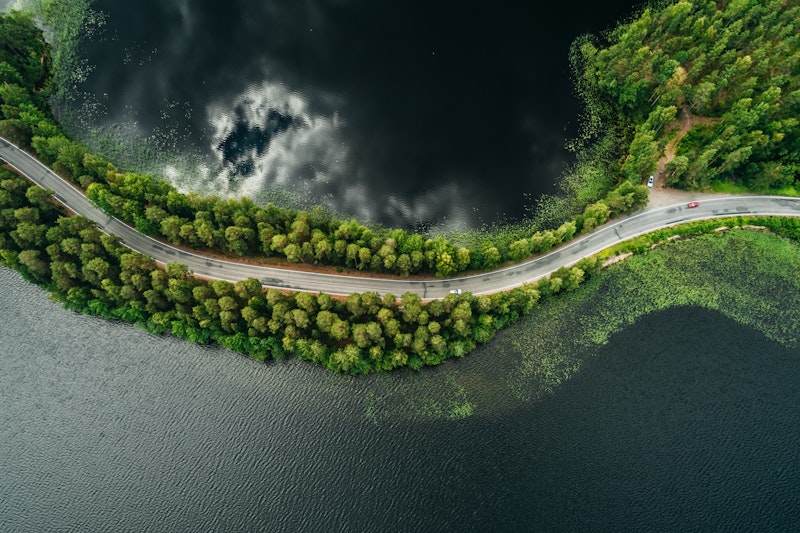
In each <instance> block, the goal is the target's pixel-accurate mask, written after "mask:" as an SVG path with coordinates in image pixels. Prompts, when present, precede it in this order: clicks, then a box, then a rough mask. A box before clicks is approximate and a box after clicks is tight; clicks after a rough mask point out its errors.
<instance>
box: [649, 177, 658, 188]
mask: <svg viewBox="0 0 800 533" xmlns="http://www.w3.org/2000/svg"><path fill="white" fill-rule="evenodd" d="M655 183H656V180H655V178H654V177H653V176H650V178H649V179H648V180H647V186H648V187H650V188H651V189H652V188H653V185H655Z"/></svg>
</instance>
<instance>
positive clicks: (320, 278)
mask: <svg viewBox="0 0 800 533" xmlns="http://www.w3.org/2000/svg"><path fill="white" fill-rule="evenodd" d="M0 158H2V159H3V160H5V161H6V162H8V164H9V165H11V166H12V167H14V168H16V169H17V170H18V171H19V172H21V173H22V174H24V175H25V176H27V177H28V178H29V179H30V180H31V181H33V182H34V183H37V184H38V185H39V186H40V187H42V188H44V189H48V190H51V191H53V192H54V195H55V197H56V199H58V200H59V201H60V202H62V203H63V204H64V205H66V206H67V207H68V208H69V209H70V210H72V211H74V212H75V213H78V214H80V215H83V216H85V217H86V218H89V219H91V220H93V221H94V222H95V223H96V224H97V226H98V227H99V228H100V229H101V230H103V231H105V232H107V233H110V234H113V235H116V236H117V237H118V238H119V239H120V241H121V242H123V243H124V244H125V245H126V246H128V247H130V248H132V249H134V250H137V251H139V252H141V253H143V254H146V255H149V256H151V257H153V258H154V259H155V260H156V261H158V262H159V263H167V262H178V263H183V264H185V265H186V266H188V267H189V270H191V271H192V272H194V273H195V274H197V275H200V276H204V277H209V278H216V279H224V280H228V281H237V280H241V279H245V278H248V277H253V278H256V279H258V280H260V281H261V284H262V285H264V286H265V287H275V288H281V289H288V290H294V291H309V292H315V293H316V292H325V293H328V294H334V295H348V294H352V293H354V292H368V291H372V292H377V293H379V294H384V293H387V292H391V293H393V294H395V295H401V294H403V293H405V292H415V293H417V294H419V295H420V297H422V298H424V299H433V298H442V297H444V296H445V295H447V293H448V292H449V291H450V290H451V289H456V288H458V289H461V290H463V291H469V292H472V293H473V294H486V293H493V292H498V291H503V290H506V289H510V288H512V287H516V286H519V285H521V284H523V283H526V282H530V281H533V280H536V279H538V278H540V277H542V276H546V275H547V274H549V273H551V272H553V271H554V270H556V269H558V268H560V267H562V266H568V265H571V264H574V263H576V262H577V261H579V260H580V259H582V258H584V257H587V256H590V255H592V254H595V253H597V252H599V251H600V250H603V249H604V248H607V247H609V246H611V245H613V244H615V243H617V242H619V241H622V240H625V239H629V238H631V237H634V236H636V235H641V234H643V233H648V232H650V231H653V230H656V229H658V228H663V227H666V226H671V225H674V224H680V223H682V222H688V221H690V220H700V219H707V218H717V217H725V216H731V215H781V216H800V199H797V198H786V197H778V196H730V197H725V198H714V199H707V200H702V201H700V205H699V206H698V207H695V208H693V209H689V208H688V207H687V204H686V203H681V204H676V205H671V206H665V207H658V208H648V209H645V210H643V211H640V212H639V213H637V214H634V215H632V216H629V217H626V218H624V219H621V220H618V221H615V222H612V223H609V224H606V225H605V226H602V227H601V228H599V229H597V230H595V231H594V232H593V233H590V234H588V235H585V236H583V237H580V238H578V239H575V240H573V241H571V242H570V243H568V244H567V245H564V246H562V247H560V248H558V249H556V250H554V251H553V252H550V253H548V254H546V255H543V256H540V257H537V258H535V259H531V260H529V261H525V262H524V263H520V264H517V265H514V266H511V267H507V268H502V269H500V270H495V271H492V272H487V273H483V274H477V275H473V276H464V277H457V278H450V279H442V280H419V279H409V280H394V279H382V278H374V277H357V276H349V275H348V276H345V275H335V274H322V273H317V272H305V271H299V270H290V269H282V268H269V267H259V266H253V265H248V264H243V263H235V262H231V261H223V260H220V259H214V258H210V257H205V256H202V255H199V254H195V253H190V252H186V251H184V250H180V249H178V248H174V247H172V246H170V245H167V244H164V243H162V242H159V241H157V240H155V239H152V238H150V237H148V236H146V235H142V234H141V233H139V232H138V231H136V230H135V229H133V228H132V227H130V226H128V225H127V224H125V223H123V222H121V221H119V220H117V219H115V218H112V217H110V216H109V215H107V214H106V213H104V212H103V211H101V210H100V209H99V208H97V207H96V206H95V205H94V204H92V203H91V202H90V201H89V200H88V199H87V198H86V197H85V196H84V195H83V193H81V192H80V191H78V190H77V189H76V188H75V187H73V186H72V185H71V184H70V183H68V182H66V181H65V180H63V179H62V178H60V177H59V176H58V175H57V174H55V173H54V172H52V171H51V170H50V169H48V168H47V167H46V166H44V165H43V164H42V163H40V162H39V161H38V160H36V159H35V158H33V157H32V156H30V155H29V154H27V153H26V152H24V151H23V150H20V149H19V148H17V147H16V146H14V145H13V144H11V143H10V142H9V141H8V140H6V139H3V138H2V137H0Z"/></svg>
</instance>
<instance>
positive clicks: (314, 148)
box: [59, 0, 633, 228]
mask: <svg viewBox="0 0 800 533" xmlns="http://www.w3.org/2000/svg"><path fill="white" fill-rule="evenodd" d="M632 3H633V2H630V1H627V2H626V1H621V0H618V1H615V2H611V3H609V2H603V3H597V2H579V3H578V4H577V5H576V4H574V3H571V4H564V5H556V4H552V5H548V6H547V7H542V6H541V5H540V4H536V3H531V2H507V3H505V4H503V5H502V6H499V7H492V8H488V7H487V6H486V4H484V3H481V2H471V1H469V2H464V1H459V2H455V1H442V2H436V3H434V4H431V3H430V2H422V1H420V0H413V1H410V2H408V1H407V2H403V3H402V5H400V4H396V3H386V2H374V1H369V0H345V1H342V0H312V1H307V2H278V1H275V0H270V1H266V2H258V3H253V2H247V1H245V0H232V1H229V2H215V1H209V0H198V1H193V2H178V1H170V2H164V1H162V0H142V1H139V2H134V3H131V2H117V1H113V0H95V1H94V3H93V7H94V9H95V10H97V11H99V12H100V13H102V14H103V15H104V17H103V18H102V20H104V21H105V24H104V25H103V26H102V27H101V28H99V29H97V30H96V31H94V32H93V33H87V38H86V39H85V40H84V42H83V44H82V46H81V48H80V57H81V58H84V59H86V60H87V61H88V64H89V65H91V66H92V68H93V71H92V72H91V73H90V74H89V75H88V77H87V78H86V80H85V82H84V83H82V84H81V85H79V86H78V87H76V90H75V91H74V94H73V96H74V97H75V100H73V101H71V102H70V103H69V104H68V106H66V107H69V109H64V108H63V107H64V106H62V108H61V109H60V110H59V113H60V114H61V115H62V116H63V117H65V119H66V116H67V115H68V113H70V112H71V113H73V115H72V117H73V118H72V119H71V120H68V121H67V122H70V123H71V129H72V130H73V132H74V134H75V135H78V136H81V137H83V138H85V139H90V140H92V142H94V143H95V144H96V145H100V146H105V147H106V148H109V147H110V146H114V147H115V148H114V149H111V148H109V149H110V150H111V151H112V152H113V153H114V155H115V159H118V160H119V161H120V162H121V163H123V162H127V163H128V164H130V165H134V166H139V167H144V168H146V169H148V170H151V171H154V172H156V173H157V174H159V175H164V176H167V177H169V178H170V179H171V180H172V181H173V182H174V183H176V184H178V185H179V186H180V187H182V188H184V189H190V190H196V191H205V192H216V193H220V194H247V195H250V196H253V197H256V198H261V199H276V200H277V201H289V202H292V203H309V202H311V203H313V202H318V203H322V204H325V205H327V206H329V207H331V208H332V209H334V210H336V211H338V212H340V213H342V214H344V215H349V216H356V217H357V218H359V219H360V220H365V221H366V220H371V221H377V222H381V223H384V224H388V225H392V226H406V227H416V226H420V225H423V226H425V225H430V224H433V225H437V226H439V227H443V228H471V227H479V226H481V225H482V224H484V223H493V222H496V221H501V220H518V219H520V218H523V217H525V216H528V215H531V214H534V213H535V206H536V202H537V201H538V200H539V199H540V198H541V197H542V195H545V194H551V193H553V192H555V191H556V188H555V186H554V184H555V182H556V181H557V180H558V178H559V176H560V175H561V173H562V170H563V169H564V166H565V165H566V164H569V163H570V162H571V161H573V154H572V153H570V152H568V151H567V150H566V149H565V143H566V142H567V141H568V140H569V139H570V138H573V137H574V136H575V135H576V134H577V131H578V129H577V127H578V117H579V115H580V112H581V108H580V103H579V101H578V100H577V99H576V97H575V95H574V94H573V89H572V84H571V81H570V72H569V60H568V56H569V47H570V44H571V42H572V41H573V40H574V39H575V38H576V37H577V36H579V35H581V34H583V33H587V32H595V33H596V32H600V31H601V30H604V29H606V28H608V27H610V26H613V25H614V23H615V22H616V21H617V20H618V19H619V18H621V17H623V16H627V15H628V14H629V13H630V12H631V10H632V7H631V5H632ZM98 19H101V17H98ZM109 139H116V141H109Z"/></svg>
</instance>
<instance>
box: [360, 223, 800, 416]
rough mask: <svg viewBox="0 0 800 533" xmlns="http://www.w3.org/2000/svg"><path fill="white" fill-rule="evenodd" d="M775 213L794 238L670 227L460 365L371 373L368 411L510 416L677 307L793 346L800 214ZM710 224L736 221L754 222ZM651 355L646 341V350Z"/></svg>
mask: <svg viewBox="0 0 800 533" xmlns="http://www.w3.org/2000/svg"><path fill="white" fill-rule="evenodd" d="M771 220H772V222H774V223H775V224H776V225H782V224H787V223H791V224H793V226H794V227H793V228H792V227H789V226H786V228H785V229H786V231H787V233H793V234H794V235H795V237H794V238H793V239H787V238H785V237H781V236H778V235H775V234H772V233H769V232H768V231H763V230H762V231H754V230H745V229H742V230H731V231H725V232H712V233H708V234H705V235H701V236H694V237H690V236H691V235H692V234H693V233H694V232H695V231H696V230H698V229H699V228H696V227H695V228H692V227H691V226H688V225H687V226H681V227H677V228H672V229H673V230H675V231H676V233H677V234H679V235H681V234H682V235H686V236H687V237H689V238H683V239H680V240H673V241H666V238H667V237H668V236H665V238H664V242H663V245H661V246H659V247H657V248H654V249H652V250H647V249H646V251H643V252H642V253H637V254H636V255H634V256H633V257H630V258H628V259H626V260H625V261H621V262H619V263H617V264H614V265H612V266H610V267H608V268H605V269H603V270H602V271H600V272H599V273H597V274H596V275H595V276H592V278H591V279H589V280H588V281H587V282H586V283H584V284H583V285H581V287H580V288H578V290H576V291H573V292H571V293H569V294H566V295H564V296H563V297H560V298H553V299H550V300H548V301H547V302H543V303H541V304H540V305H538V306H536V308H535V309H533V310H532V311H531V313H530V314H529V315H528V316H526V317H524V318H522V319H521V320H520V321H519V322H518V323H516V324H514V325H512V326H510V327H509V328H507V329H505V330H504V331H502V332H500V333H498V335H497V337H496V338H495V339H494V340H493V341H492V342H491V344H488V345H485V346H480V347H478V348H477V349H476V354H475V357H470V358H469V359H467V360H461V361H459V362H458V365H457V366H453V365H445V366H444V367H439V368H436V369H431V371H429V372H425V373H423V374H420V375H415V376H414V379H405V378H406V376H405V375H404V374H403V373H400V374H391V375H378V376H374V377H373V378H372V379H371V380H370V381H368V382H367V383H369V391H368V398H367V400H368V404H367V405H366V406H365V407H366V409H367V412H368V414H369V415H370V416H371V417H372V419H373V420H375V421H376V422H380V423H392V422H396V421H398V420H408V419H410V420H425V419H430V418H434V419H447V418H448V416H447V411H446V409H445V406H447V405H450V404H454V403H458V402H465V403H469V404H470V405H472V406H473V407H474V408H473V414H472V416H474V417H487V418H491V419H492V420H497V419H498V417H499V418H500V419H504V415H507V413H508V412H509V411H513V410H514V409H516V408H518V407H519V406H520V403H523V402H525V403H527V402H531V401H538V400H540V399H543V398H546V397H547V396H549V395H550V394H552V393H554V392H555V391H556V390H557V389H558V388H559V387H560V386H561V385H562V384H564V383H565V382H566V381H567V380H569V379H571V378H572V377H574V376H575V375H576V374H577V373H579V372H581V370H582V369H583V367H584V365H585V364H586V363H588V362H589V361H591V360H592V359H593V358H595V357H597V356H598V353H599V351H600V350H599V348H600V347H601V346H603V345H605V344H607V343H608V342H609V340H610V339H611V338H612V336H613V335H614V334H616V333H618V332H620V331H623V330H625V329H626V328H627V327H628V326H630V325H631V324H633V323H635V322H637V321H639V320H649V319H650V314H651V313H654V312H657V311H663V310H667V309H671V308H673V309H674V308H681V307H686V306H698V307H703V308H706V309H711V310H714V311H717V312H719V313H721V314H723V315H724V316H726V317H728V318H730V319H733V320H735V321H736V322H738V323H740V324H743V325H746V326H749V327H753V328H754V329H755V330H756V331H758V332H759V333H761V334H763V335H765V336H767V337H769V338H770V339H772V340H775V341H777V342H779V343H781V344H783V345H784V346H786V347H789V348H791V349H795V350H797V349H799V348H800V300H798V298H797V295H798V294H800V270H799V268H800V267H798V265H800V243H798V242H797V239H798V238H799V237H800V220H798V219H779V218H776V219H771ZM711 222H712V223H715V224H717V225H718V224H720V223H723V224H725V225H727V226H730V227H734V226H735V225H737V224H743V223H751V224H757V223H758V221H754V220H736V219H731V220H726V221H721V222H720V221H716V222H714V221H711ZM761 222H762V224H760V225H765V224H763V223H769V222H770V219H763V220H762V221H761ZM777 229H780V228H777ZM648 248H649V246H648ZM648 353H649V352H648V346H647V343H646V339H643V341H642V346H641V357H648ZM753 355H754V357H758V356H759V354H753ZM632 364H633V363H632ZM433 407H436V408H433Z"/></svg>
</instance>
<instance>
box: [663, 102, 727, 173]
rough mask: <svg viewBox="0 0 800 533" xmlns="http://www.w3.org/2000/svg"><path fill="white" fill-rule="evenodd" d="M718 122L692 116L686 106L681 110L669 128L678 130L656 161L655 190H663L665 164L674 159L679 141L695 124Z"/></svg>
mask: <svg viewBox="0 0 800 533" xmlns="http://www.w3.org/2000/svg"><path fill="white" fill-rule="evenodd" d="M720 120H721V119H719V118H711V117H698V116H697V115H692V113H691V111H689V108H687V107H686V106H683V107H682V108H681V115H680V117H679V118H678V120H677V123H675V122H673V124H672V125H671V126H670V128H671V129H674V128H675V127H676V125H677V126H679V127H680V129H679V130H678V134H677V135H676V136H675V137H673V139H672V140H671V141H670V142H669V143H668V144H667V146H666V147H665V148H664V155H663V156H662V157H661V159H659V160H658V169H657V170H656V184H655V186H656V188H659V189H660V188H663V187H664V184H665V183H666V182H667V176H666V174H665V170H666V168H667V163H669V162H670V161H672V160H673V159H675V150H676V149H677V147H678V143H679V142H680V141H681V139H683V137H684V136H685V135H686V134H687V133H689V131H690V130H691V129H692V128H693V127H695V125H697V124H719V122H720Z"/></svg>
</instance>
